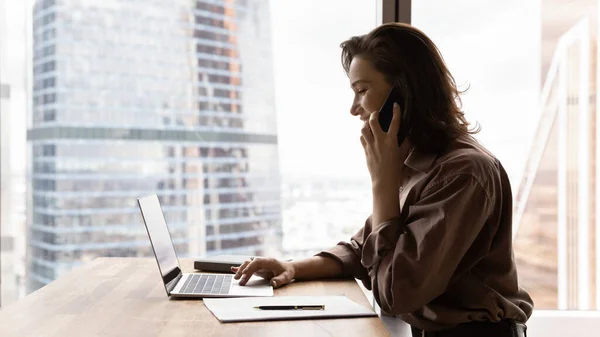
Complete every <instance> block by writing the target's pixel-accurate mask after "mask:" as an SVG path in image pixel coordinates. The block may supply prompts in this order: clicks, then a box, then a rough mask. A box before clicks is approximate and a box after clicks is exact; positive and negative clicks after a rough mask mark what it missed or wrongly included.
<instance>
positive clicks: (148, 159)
mask: <svg viewBox="0 0 600 337" xmlns="http://www.w3.org/2000/svg"><path fill="white" fill-rule="evenodd" d="M173 5H174V4H173V2H172V1H164V2H155V3H154V4H153V6H151V7H148V6H145V5H144V3H143V1H133V2H126V1H118V2H115V3H114V4H113V5H107V4H106V3H105V2H103V1H100V0H99V1H89V2H86V3H80V2H77V1H69V0H62V1H60V2H57V1H54V0H42V1H37V2H36V5H35V8H34V15H33V23H34V24H33V27H34V50H33V52H34V62H33V69H34V76H33V110H32V116H31V122H32V126H31V127H30V128H29V130H28V133H27V138H28V142H29V144H30V146H31V147H30V155H31V157H30V163H31V166H30V172H31V179H29V180H28V183H29V185H28V191H29V193H28V205H27V212H28V214H27V226H28V230H29V232H28V239H27V242H28V243H27V247H28V256H27V261H28V267H27V268H28V269H27V276H28V291H32V290H35V289H38V288H39V287H41V286H43V285H45V284H47V283H49V282H51V281H52V280H54V279H56V278H57V277H60V276H61V275H63V274H64V273H66V272H68V271H70V270H71V269H72V268H73V267H75V266H77V265H80V264H82V263H85V262H88V261H90V260H92V259H94V258H95V257H99V256H150V255H151V254H150V250H149V247H148V240H147V237H146V233H145V231H144V230H143V227H142V226H140V220H141V218H140V214H139V210H138V209H137V205H136V198H138V197H141V196H144V195H147V194H151V193H154V192H155V193H157V194H158V195H159V198H160V199H161V204H162V208H163V211H164V213H165V218H166V219H167V222H168V223H169V229H170V232H171V236H172V237H173V241H174V244H175V247H176V250H177V251H178V253H179V255H180V256H181V257H186V256H202V255H212V254H216V253H221V254H235V253H239V254H248V255H265V254H269V252H278V251H280V250H281V248H280V246H281V206H280V192H279V188H280V187H279V185H280V182H279V181H280V179H279V166H278V156H277V153H278V150H277V133H276V126H275V125H276V124H275V110H274V104H273V103H274V102H273V100H274V98H273V76H272V55H271V42H270V25H269V20H265V21H257V20H255V19H256V18H257V17H267V15H268V2H267V1H259V2H252V3H248V2H246V1H243V0H240V1H236V2H232V3H229V4H227V3H226V1H214V0H199V1H195V2H193V3H190V2H189V1H187V0H181V1H179V2H178V3H177V6H173ZM149 37H151V38H149Z"/></svg>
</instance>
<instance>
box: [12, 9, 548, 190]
mask: <svg viewBox="0 0 600 337" xmlns="http://www.w3.org/2000/svg"><path fill="white" fill-rule="evenodd" d="M29 1H30V0H29ZM6 6H7V11H6V12H7V13H11V15H6V14H4V15H3V16H2V18H3V20H7V21H6V23H7V26H8V27H9V28H10V29H14V30H22V29H24V28H23V27H24V24H23V22H22V20H21V19H20V18H22V16H21V15H24V14H25V7H26V6H25V5H24V3H23V2H21V1H10V0H9V1H7V2H6ZM270 9H271V16H270V19H271V25H272V27H271V31H272V35H271V36H272V45H273V62H274V63H273V66H274V75H275V99H276V110H277V124H278V129H277V132H278V139H279V156H280V168H281V170H282V172H283V175H284V178H285V176H288V175H320V176H343V177H356V178H365V179H366V178H368V171H367V169H366V163H365V158H364V152H363V150H362V147H361V145H360V141H359V136H360V127H361V122H360V121H359V120H358V118H356V117H353V116H351V115H350V113H349V109H350V105H351V102H352V95H353V93H352V91H351V89H350V86H349V83H348V79H347V77H346V75H345V73H344V71H343V69H342V67H341V64H340V48H339V44H340V43H341V42H342V41H344V40H345V39H347V38H349V37H351V36H354V35H360V34H365V33H367V32H369V31H370V30H371V29H373V28H375V27H376V24H377V22H376V21H377V9H376V1H375V0H327V1H322V0H303V1H287V0H279V1H270ZM412 20H413V25H414V26H416V27H417V28H420V29H421V30H423V31H424V32H425V33H426V34H428V35H429V36H430V37H431V38H432V39H433V41H434V42H435V43H436V44H437V45H438V47H439V49H440V50H441V52H442V55H443V57H444V58H445V60H446V62H447V64H448V66H449V69H450V71H451V72H452V73H453V75H454V76H455V78H456V80H457V83H458V84H459V85H461V88H466V87H467V85H468V87H469V90H468V92H467V94H466V95H464V96H463V108H464V110H465V113H466V117H467V119H468V120H469V121H471V122H473V123H474V122H479V124H480V125H481V127H482V132H481V133H480V134H478V135H477V138H478V139H479V140H480V141H481V142H482V143H483V144H484V145H486V146H487V147H488V148H489V149H490V150H491V151H492V152H493V153H495V154H496V156H497V157H498V158H499V159H500V160H501V161H502V163H503V164H504V166H505V167H506V169H507V171H508V173H509V175H510V176H511V179H512V180H513V184H515V182H517V181H518V180H519V179H520V177H521V172H522V170H523V167H524V163H525V160H526V158H527V155H528V151H529V143H530V141H531V137H532V134H533V130H534V129H535V125H536V122H537V118H538V115H539V114H538V109H537V104H538V96H539V86H540V84H539V79H540V74H539V69H540V66H539V62H540V61H539V59H540V12H539V0H536V1H525V2H522V1H519V0H507V1H501V2H500V1H493V0H479V1H469V0H459V1H435V0H419V1H413V14H412ZM10 35H11V36H13V38H12V39H11V40H10V41H9V45H10V46H18V44H19V40H18V39H17V38H15V37H14V36H18V35H17V34H10ZM9 55H10V57H9V58H8V59H4V61H5V62H6V61H7V60H8V62H11V60H18V59H20V58H22V57H25V54H24V52H23V51H20V50H19V48H15V49H14V50H13V51H11V52H10V53H9ZM8 69H9V70H10V71H11V72H10V73H5V74H1V75H2V77H3V79H4V78H7V77H10V78H13V79H14V78H17V77H19V72H20V70H19V69H18V67H17V68H15V67H12V68H11V67H8ZM17 81H18V79H17ZM13 93H14V94H15V95H16V96H15V102H16V103H15V105H17V104H19V105H21V103H22V102H23V100H24V99H25V96H24V92H23V93H19V92H18V91H13ZM19 102H21V103H19ZM21 106H22V105H21ZM13 111H14V110H13ZM13 116H14V118H13V123H14V126H15V127H14V128H12V130H15V131H14V132H13V138H14V139H15V140H17V139H23V138H22V137H24V136H25V116H24V114H20V113H18V114H14V113H13ZM23 146H24V144H23ZM13 157H14V161H13V163H15V165H17V166H19V167H20V165H21V163H24V160H25V150H24V148H22V149H21V148H19V149H16V151H13Z"/></svg>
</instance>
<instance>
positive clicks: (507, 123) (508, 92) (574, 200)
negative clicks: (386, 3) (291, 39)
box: [413, 0, 600, 310]
mask: <svg viewBox="0 0 600 337" xmlns="http://www.w3.org/2000/svg"><path fill="white" fill-rule="evenodd" d="M427 3H428V4H427ZM432 4H433V3H432V2H425V4H422V3H421V4H417V3H415V5H416V6H415V13H414V16H413V17H414V18H415V24H416V25H417V26H418V27H419V24H420V25H421V26H420V27H421V28H423V29H424V30H425V31H427V29H431V30H433V31H438V30H440V29H446V28H448V30H449V31H450V32H455V33H456V34H454V35H452V34H449V35H444V36H443V37H444V38H445V40H444V41H445V43H446V48H443V47H442V48H441V49H442V53H444V55H450V57H449V58H450V59H451V60H454V59H457V58H459V57H462V58H463V59H466V60H468V59H469V56H465V55H466V54H470V53H472V54H476V55H482V56H485V57H481V58H476V59H472V60H471V62H472V63H471V65H470V67H471V68H474V69H478V68H480V69H482V70H484V69H485V71H483V73H485V74H486V76H490V81H489V82H490V83H492V84H491V85H490V89H491V90H489V92H488V94H487V95H489V97H492V98H494V100H486V95H484V94H481V93H479V92H477V91H476V87H477V86H478V85H484V86H485V80H480V79H478V78H477V76H474V79H475V80H474V81H472V83H471V85H472V89H474V90H472V92H471V93H470V94H471V95H472V96H471V98H470V99H466V100H465V102H466V104H465V106H466V110H467V112H469V110H470V108H472V107H475V108H479V109H481V108H483V109H485V113H482V114H481V115H480V116H479V119H480V121H483V122H482V124H483V127H484V130H485V128H486V123H485V120H488V121H494V120H495V118H497V117H495V116H496V115H497V116H501V119H502V120H500V118H498V123H494V124H493V127H494V128H498V129H499V130H506V129H510V130H511V134H510V137H506V134H505V133H504V132H502V131H499V132H498V135H493V134H492V132H490V133H488V134H487V135H486V136H487V138H486V139H485V140H484V141H487V142H489V143H490V144H492V146H490V148H492V149H493V150H496V152H497V153H499V157H500V159H501V160H502V161H503V162H504V163H505V165H506V166H507V167H513V169H512V170H509V174H510V176H511V180H512V183H513V194H514V196H515V203H514V226H513V232H514V236H515V240H514V249H515V259H516V261H517V266H518V271H519V277H520V280H519V281H520V283H521V285H522V286H523V287H524V288H526V289H527V291H528V292H529V293H530V294H531V296H532V298H533V300H534V302H535V306H536V309H566V310H589V309H591V310H598V309H600V258H599V257H600V249H598V248H597V247H598V245H599V244H600V226H599V225H598V221H600V217H598V216H597V213H596V209H600V208H599V207H597V206H596V205H597V203H598V202H599V201H600V198H598V195H600V194H599V193H600V192H599V191H600V189H598V188H597V185H596V181H597V177H598V173H599V172H600V171H598V166H597V165H596V164H595V163H596V160H597V158H598V153H597V150H598V147H597V143H596V142H597V141H596V117H595V115H596V80H597V75H596V64H597V57H598V54H597V50H596V46H597V41H598V40H597V39H598V25H597V13H598V5H597V2H595V1H586V0H578V1H559V0H543V1H541V2H540V3H538V4H530V5H528V6H526V7H522V2H518V1H508V2H503V3H502V4H500V3H498V4H497V5H495V4H490V3H488V4H486V5H485V6H474V5H471V6H470V5H468V4H467V3H466V2H465V1H462V2H460V4H454V5H455V6H457V7H459V8H461V12H460V13H456V14H457V16H454V15H450V16H449V17H451V18H453V19H447V20H442V21H438V22H435V23H434V22H433V21H431V20H429V19H430V18H427V17H425V16H424V14H425V13H426V11H427V10H430V9H431V7H430V6H431V5H432ZM496 7H497V8H496ZM498 11H500V12H498ZM500 17H503V18H506V17H511V25H508V26H510V27H508V26H507V25H506V24H504V23H500V21H495V20H494V19H493V18H500ZM536 18H537V19H536ZM538 20H539V21H538ZM473 22H477V23H478V24H477V27H481V29H480V32H471V33H465V32H466V30H465V28H466V27H467V26H469V27H472V26H473ZM450 27H451V28H450ZM461 29H462V30H461ZM489 33H495V34H494V35H492V34H489ZM486 37H487V38H488V39H484V38H486ZM496 37H498V39H496ZM540 37H541V39H540ZM488 41H489V42H488ZM507 41H510V42H507ZM465 42H468V43H470V44H471V46H472V47H471V48H472V49H470V50H469V49H460V48H457V46H464V43H465ZM441 44H442V45H443V43H441ZM534 46H539V50H537V49H536V48H534ZM467 50H468V51H467ZM460 53H462V55H461V54H460ZM532 61H533V62H532ZM449 63H450V65H451V66H452V62H449ZM455 64H457V65H458V64H460V62H458V61H456V62H455ZM524 65H527V66H528V67H527V68H524V67H523V66H524ZM458 67H459V68H460V65H458ZM451 69H452V67H451ZM532 70H535V73H534V72H532ZM532 75H534V76H532ZM531 79H534V80H535V82H536V83H537V84H532V82H531ZM524 93H526V94H527V95H528V96H529V97H526V96H524V95H523V94H524ZM468 96H469V94H467V97H468ZM531 99H534V100H535V103H536V104H535V108H534V109H528V108H526V107H527V106H529V102H530V101H531ZM497 102H508V106H504V107H502V109H501V110H497V106H498V103H497ZM479 104H480V105H479ZM486 104H487V106H486ZM505 104H506V103H500V106H502V105H505ZM490 127H491V126H490ZM528 134H533V135H534V136H533V137H532V138H530V137H529V136H525V135H528ZM507 138H508V139H507ZM529 142H531V146H527V147H524V146H522V145H523V144H527V143H529ZM511 143H512V144H515V145H517V144H520V146H511ZM494 147H496V149H494ZM503 153H505V154H506V155H505V156H504V157H503ZM520 163H525V166H524V167H519V165H520Z"/></svg>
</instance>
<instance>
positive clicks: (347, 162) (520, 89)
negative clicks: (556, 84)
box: [271, 0, 540, 184]
mask: <svg viewBox="0 0 600 337" xmlns="http://www.w3.org/2000/svg"><path fill="white" fill-rule="evenodd" d="M375 3H376V1H369V0H328V1H321V0H303V1H271V22H272V32H273V35H272V36H273V54H274V67H275V69H274V70H275V86H276V89H275V90H276V93H275V95H276V106H277V122H278V136H279V144H280V161H281V169H282V172H283V174H284V177H285V176H286V174H294V175H296V174H301V173H303V172H304V173H306V174H307V175H314V174H319V175H330V176H348V177H357V178H359V177H365V178H368V171H367V169H366V164H365V158H364V153H363V150H362V147H361V145H360V141H359V136H360V127H361V123H360V121H359V120H358V119H357V118H356V117H353V116H351V115H350V113H349V108H350V104H351V101H352V91H351V89H350V87H349V83H348V79H347V77H346V75H345V74H344V72H343V70H342V67H341V65H340V48H339V44H340V42H342V41H343V40H345V39H347V38H348V37H350V36H353V35H359V34H365V33H368V32H369V31H370V30H371V29H373V28H375V26H376V8H375ZM412 6H413V13H412V24H413V25H414V26H416V27H417V28H419V29H421V30H423V31H424V32H425V33H426V34H427V35H428V36H429V37H431V38H432V40H433V41H434V43H436V44H437V46H438V48H439V49H440V51H441V53H442V55H443V57H444V58H445V60H446V62H447V64H448V66H449V69H450V71H451V72H452V74H453V75H454V77H455V78H456V81H457V83H458V84H459V85H460V88H463V89H464V88H466V87H467V86H468V87H469V90H468V93H467V94H466V95H464V96H463V108H464V110H465V114H466V117H467V119H468V120H469V121H471V122H473V123H475V122H479V124H480V125H481V127H482V131H481V133H479V134H478V135H477V136H476V138H477V139H478V140H479V141H481V142H482V143H483V144H484V145H485V146H486V147H488V149H490V150H491V151H492V152H493V153H494V154H495V155H496V156H497V157H498V158H499V159H500V160H501V161H502V163H503V165H504V166H505V168H506V169H507V171H508V173H509V175H510V176H511V179H512V180H513V184H515V182H516V181H518V180H519V179H520V177H521V172H522V170H523V168H524V163H525V160H526V158H527V155H528V151H529V143H530V141H531V137H532V133H533V130H534V129H535V125H536V121H537V118H538V115H539V114H538V109H537V104H538V95H539V89H540V88H539V86H540V84H539V82H540V80H539V78H540V74H539V68H540V66H539V62H540V61H539V59H540V12H539V1H525V2H523V1H518V0H507V1H489V0H487V1H467V0H460V1H435V0H419V1H413V5H412Z"/></svg>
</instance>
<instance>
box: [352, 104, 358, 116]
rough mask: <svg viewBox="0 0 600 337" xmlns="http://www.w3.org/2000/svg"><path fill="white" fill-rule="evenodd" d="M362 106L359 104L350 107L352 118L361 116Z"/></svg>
mask: <svg viewBox="0 0 600 337" xmlns="http://www.w3.org/2000/svg"><path fill="white" fill-rule="evenodd" d="M359 108H360V106H359V105H358V104H352V106H351V107H350V114H351V115H352V116H359V115H360V109H359Z"/></svg>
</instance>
